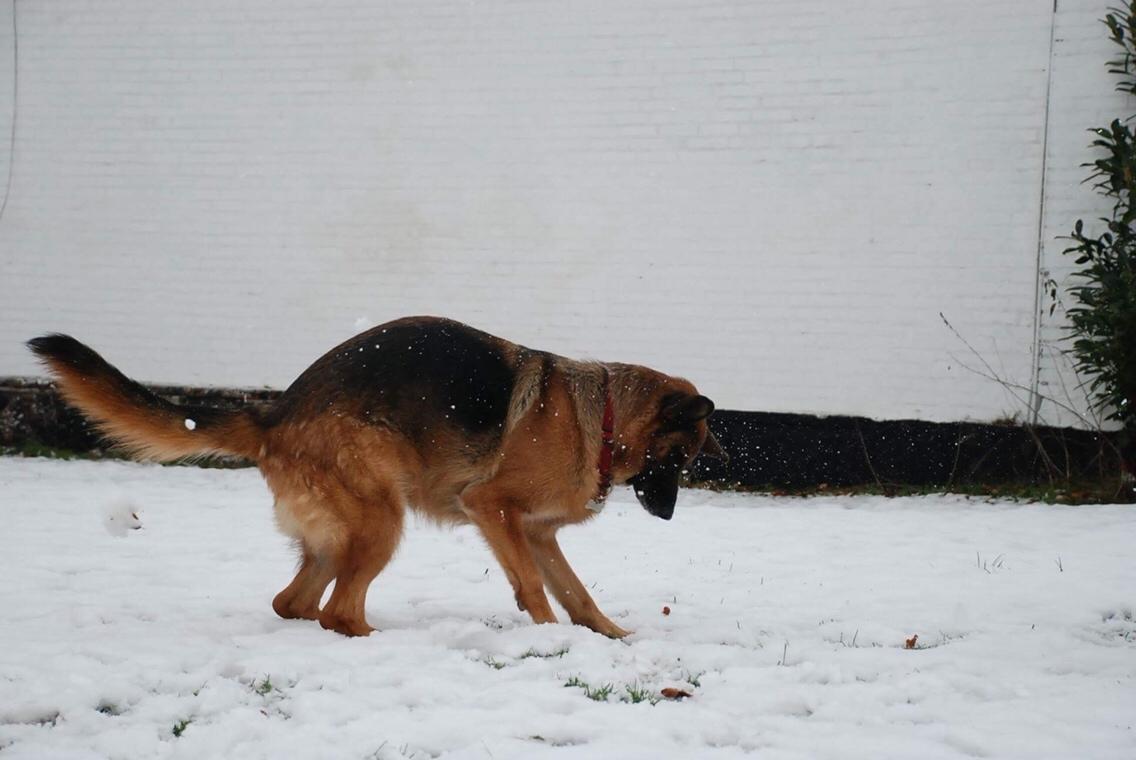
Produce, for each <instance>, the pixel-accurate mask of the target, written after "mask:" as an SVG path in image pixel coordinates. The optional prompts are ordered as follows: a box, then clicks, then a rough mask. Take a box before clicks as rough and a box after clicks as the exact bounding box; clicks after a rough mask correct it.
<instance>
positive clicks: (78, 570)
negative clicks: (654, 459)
mask: <svg viewBox="0 0 1136 760" xmlns="http://www.w3.org/2000/svg"><path fill="white" fill-rule="evenodd" d="M124 509H125V510H128V511H129V512H130V513H131V514H135V515H137V514H139V513H140V512H141V511H143V510H144V516H145V524H144V525H143V526H142V527H141V529H137V530H116V531H114V532H113V533H114V534H113V535H112V534H111V533H110V532H108V528H107V525H106V519H107V515H108V514H114V515H123V514H124V512H123V510H124ZM0 514H2V515H3V526H4V527H3V530H2V531H0V557H3V558H4V564H3V567H4V577H5V583H4V584H3V586H2V587H0V588H2V591H0V602H2V604H3V609H4V610H5V615H4V616H3V617H2V618H0V643H2V646H0V748H2V749H0V754H2V755H3V757H4V758H37V759H44V758H101V757H109V758H125V757H160V758H207V757H234V758H283V757H288V758H324V757H336V758H340V757H342V758H379V759H390V758H427V757H447V758H498V759H500V758H544V757H556V758H658V757H668V758H669V757H679V758H727V757H740V756H743V755H746V754H754V755H755V756H757V757H760V758H801V759H804V758H873V759H874V758H920V759H921V760H929V759H931V758H970V757H992V758H1071V757H1091V758H1096V759H1105V758H1132V757H1133V756H1136V734H1134V732H1133V722H1134V720H1136V622H1134V617H1136V616H1134V614H1133V613H1134V611H1136V563H1134V561H1133V547H1136V510H1134V509H1132V508H1131V507H1128V508H1125V507H1120V506H1092V507H1060V506H1042V505H1034V504H1015V503H1005V502H1003V503H989V502H986V501H982V500H967V499H965V498H962V497H953V496H941V497H939V496H936V497H925V498H907V499H890V500H888V499H883V498H875V497H864V498H844V497H841V498H815V499H807V500H806V499H774V498H768V497H761V496H748V495H739V494H715V493H709V492H703V491H684V492H683V493H682V495H681V496H680V500H679V505H678V509H677V510H676V513H675V518H674V520H673V521H671V522H664V521H661V520H657V519H655V518H652V517H650V516H649V515H647V514H646V513H645V512H644V511H643V510H642V509H641V508H640V507H639V506H638V505H637V504H635V503H634V500H633V498H632V497H631V495H630V494H629V493H628V492H627V491H625V490H620V491H616V493H615V494H613V496H612V498H611V503H610V504H609V506H608V509H607V510H605V512H604V514H602V515H600V516H598V517H597V518H596V519H595V520H593V521H592V522H591V523H590V524H589V525H585V526H582V527H577V528H569V529H567V530H565V531H564V532H563V533H562V534H561V535H562V538H563V540H562V544H563V546H564V551H565V554H566V555H567V556H568V557H569V558H570V559H571V560H572V562H573V566H574V567H575V568H576V570H577V572H578V573H579V574H580V576H581V577H582V578H583V579H584V580H585V582H586V583H588V584H594V594H595V596H596V599H597V601H598V602H599V604H600V606H601V608H603V609H604V610H605V612H607V613H608V614H609V615H610V616H611V617H612V618H613V619H614V620H615V622H616V623H618V624H619V625H621V626H623V627H625V628H630V629H633V630H634V631H635V633H634V634H633V635H632V636H630V637H629V638H628V639H626V640H624V641H611V640H608V639H605V638H602V637H600V636H598V635H596V634H594V633H591V632H590V631H587V630H584V629H582V628H578V627H575V626H571V625H566V624H563V625H547V626H535V625H532V624H530V623H529V621H528V619H527V616H526V615H525V614H524V613H521V612H519V611H518V610H517V609H516V607H515V605H514V604H513V599H512V593H511V590H510V589H509V587H508V584H507V583H506V581H505V580H504V578H503V576H502V573H501V571H500V570H499V569H498V568H497V566H496V564H495V563H494V562H493V560H492V558H491V556H490V554H489V552H488V550H487V549H486V548H485V547H484V545H483V544H482V542H481V541H480V540H479V538H478V537H477V535H476V534H475V533H474V532H473V531H472V530H471V529H468V528H459V529H453V530H440V529H438V528H435V527H432V526H429V525H424V524H418V523H416V522H412V523H411V524H410V526H409V527H408V530H407V535H406V538H405V540H404V542H403V544H402V547H401V550H400V553H399V555H398V556H397V557H396V559H395V560H394V562H393V563H392V564H391V566H390V567H388V568H387V570H386V571H385V572H384V573H383V574H382V575H381V576H380V577H379V579H378V580H377V581H376V583H375V584H374V586H373V587H372V591H371V595H370V597H369V598H368V616H369V620H370V622H371V624H372V625H376V626H378V628H379V629H380V630H379V631H377V632H376V633H374V634H372V635H371V636H370V637H369V638H365V639H348V638H345V637H342V636H339V635H337V634H333V633H329V632H326V631H323V630H322V629H320V628H319V626H318V625H317V624H315V623H312V622H308V621H286V620H281V619H279V618H277V617H276V616H275V615H274V614H273V613H272V610H271V608H270V606H269V603H270V601H271V598H272V596H273V595H274V594H275V593H276V592H277V591H278V590H280V589H281V588H282V587H283V586H284V585H285V584H286V583H287V582H288V580H289V579H290V577H291V570H292V568H293V564H294V559H293V556H292V553H291V550H290V548H289V546H288V544H287V542H286V541H285V539H284V538H283V537H281V536H280V535H278V534H277V533H276V532H275V530H274V528H273V525H272V518H271V507H270V498H269V496H268V493H267V490H266V489H265V487H264V485H263V483H262V482H261V480H260V477H259V475H258V474H257V473H256V472H255V471H254V470H239V471H231V470H205V469H193V468H185V467H159V466H152V465H149V466H148V465H137V464H128V463H120V462H57V461H49V460H34V459H0ZM664 606H666V607H669V608H670V614H669V615H664V614H663V607H664ZM913 635H918V637H919V638H918V642H917V648H916V649H914V650H907V649H905V648H904V641H905V640H906V639H908V638H910V637H911V636H913ZM566 682H572V683H585V684H588V685H589V687H590V688H591V689H592V691H593V695H596V694H595V691H596V690H599V689H602V687H603V686H604V685H607V684H610V685H612V687H613V688H612V691H611V693H610V694H609V695H608V696H607V699H606V701H595V700H592V699H589V698H588V696H587V695H586V693H585V689H584V688H583V687H582V686H565V683H566ZM628 687H630V688H631V689H633V690H634V689H641V690H642V692H641V694H642V695H643V696H648V695H649V696H652V697H655V696H657V695H658V694H659V692H660V690H661V689H662V688H666V687H674V688H680V689H685V690H687V691H689V692H691V693H692V694H693V696H692V697H691V698H689V699H685V700H683V701H666V700H663V701H659V702H658V703H657V704H651V702H650V701H642V702H639V703H632V702H630V701H629V699H630V697H629V694H628ZM175 734H176V735H175Z"/></svg>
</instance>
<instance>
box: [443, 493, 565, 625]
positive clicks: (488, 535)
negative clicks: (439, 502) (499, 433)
mask: <svg viewBox="0 0 1136 760" xmlns="http://www.w3.org/2000/svg"><path fill="white" fill-rule="evenodd" d="M461 498H462V504H463V506H464V510H463V511H464V512H465V513H466V515H467V516H468V517H469V518H470V520H472V521H473V523H474V524H475V525H476V526H477V527H478V529H479V530H480V531H481V535H482V536H484V537H485V541H486V543H488V544H489V548H490V549H492V550H493V554H494V556H496V557H497V561H498V562H499V563H500V564H501V568H502V569H503V570H504V571H505V576H506V577H507V578H508V579H509V583H510V584H512V586H513V594H514V596H515V597H516V600H517V606H518V607H519V608H520V609H521V610H524V611H526V612H528V613H529V616H530V617H532V620H533V622H534V623H555V622H556V615H555V614H554V613H553V611H552V605H550V604H549V603H548V597H547V596H545V593H544V584H543V583H542V582H541V577H540V569H539V568H538V567H537V565H536V562H535V561H534V560H533V555H532V549H531V548H530V547H529V542H528V537H527V536H526V535H525V531H524V528H523V526H522V525H521V518H520V515H519V514H518V513H517V512H516V511H515V510H513V509H510V508H509V506H510V505H509V502H508V500H507V499H503V498H502V497H500V496H499V495H498V494H497V493H495V489H494V488H493V487H492V486H491V485H489V484H481V485H475V486H471V487H470V488H467V489H466V490H465V492H463V493H462V497H461Z"/></svg>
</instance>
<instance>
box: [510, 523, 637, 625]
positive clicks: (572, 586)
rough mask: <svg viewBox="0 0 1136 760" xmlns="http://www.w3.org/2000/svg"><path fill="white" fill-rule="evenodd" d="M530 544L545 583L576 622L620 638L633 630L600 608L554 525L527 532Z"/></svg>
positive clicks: (531, 529)
mask: <svg viewBox="0 0 1136 760" xmlns="http://www.w3.org/2000/svg"><path fill="white" fill-rule="evenodd" d="M528 537H529V543H530V545H531V546H532V551H533V556H535V557H536V561H537V564H538V565H539V566H540V571H541V574H542V575H543V576H544V582H545V585H547V586H548V588H549V590H550V591H552V595H553V596H555V597H556V601H558V602H560V606H561V607H563V608H564V609H565V610H567V611H568V616H569V617H570V618H572V622H573V623H575V624H576V625H582V626H585V627H587V628H591V629H592V630H593V631H595V632H596V633H602V634H603V635H604V636H610V637H611V638H613V639H621V638H623V637H624V636H627V635H628V634H629V633H631V632H630V631H625V630H624V629H622V628H620V627H619V626H618V625H616V624H615V623H613V622H611V620H609V619H608V618H607V616H606V615H604V614H603V613H602V612H600V608H599V607H597V606H596V603H595V602H594V601H593V600H592V597H591V595H590V594H588V590H587V589H586V588H585V587H584V584H583V583H582V582H581V581H580V579H579V578H578V577H577V576H576V573H575V572H574V571H573V570H572V566H571V565H569V564H568V560H567V559H565V558H564V552H562V551H560V544H559V543H558V542H557V541H556V529H555V528H554V527H548V526H540V527H533V528H530V529H529V531H528Z"/></svg>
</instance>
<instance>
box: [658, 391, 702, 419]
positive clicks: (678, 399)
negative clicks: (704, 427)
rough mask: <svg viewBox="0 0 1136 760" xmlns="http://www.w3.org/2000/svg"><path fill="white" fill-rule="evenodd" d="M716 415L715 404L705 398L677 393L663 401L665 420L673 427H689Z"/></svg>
mask: <svg viewBox="0 0 1136 760" xmlns="http://www.w3.org/2000/svg"><path fill="white" fill-rule="evenodd" d="M713 413H714V402H713V401H711V400H710V399H708V398H706V397H705V396H688V395H686V394H684V393H676V394H674V395H673V396H670V397H668V398H667V399H665V400H664V401H663V419H665V420H666V421H667V422H669V423H671V424H672V425H688V424H690V423H692V422H698V421H699V420H704V419H706V418H707V417H709V416H710V415H711V414H713Z"/></svg>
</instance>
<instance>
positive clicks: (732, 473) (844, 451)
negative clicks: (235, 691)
mask: <svg viewBox="0 0 1136 760" xmlns="http://www.w3.org/2000/svg"><path fill="white" fill-rule="evenodd" d="M153 389H154V391H155V392H157V393H158V394H159V395H162V396H165V397H166V398H169V399H170V400H171V401H173V402H175V403H193V404H199V405H203V406H213V407H217V408H234V407H238V406H243V405H247V404H268V403H271V402H272V400H273V399H275V398H276V397H277V396H279V395H280V394H279V391H271V390H219V389H202V388H173V387H160V386H155V387H154V388H153ZM710 422H711V425H710V426H711V428H712V429H713V430H714V433H715V435H717V436H718V438H719V440H720V441H721V443H722V446H723V448H724V449H725V450H726V451H727V453H729V455H730V461H729V463H728V464H727V465H723V464H721V463H720V462H719V461H718V460H714V459H707V458H703V459H700V460H698V462H697V463H696V466H695V469H694V473H693V479H694V480H697V481H703V482H716V483H721V484H723V485H741V486H747V487H754V488H760V487H773V488H810V487H815V486H818V485H821V484H827V485H829V486H856V485H871V484H883V485H889V484H890V485H909V486H948V485H956V486H958V485H972V484H993V483H1004V482H1023V481H1024V482H1046V481H1047V480H1049V479H1050V473H1055V474H1056V475H1057V476H1058V477H1060V478H1068V479H1078V478H1086V479H1094V478H1096V479H1099V478H1100V477H1101V474H1102V473H1110V472H1116V471H1117V470H1116V468H1117V461H1116V457H1115V455H1114V454H1112V453H1111V452H1112V450H1113V449H1111V448H1110V446H1109V444H1108V442H1107V441H1106V439H1105V437H1104V436H1102V435H1101V434H1099V433H1095V432H1090V431H1084V430H1075V429H1071V428H1024V427H1020V426H1013V425H981V424H976V423H969V422H954V423H934V422H920V421H917V420H895V421H876V420H869V419H866V418H863V417H813V416H809V415H803V414H772V413H768V412H735V411H725V410H720V411H718V412H715V413H714V416H713V417H712V418H711V420H710ZM0 446H3V447H6V448H9V449H14V450H29V449H32V450H34V449H36V448H40V447H44V448H50V449H63V450H67V451H72V452H77V453H90V454H95V455H98V454H99V453H102V452H104V451H105V446H104V445H103V444H102V443H101V442H100V440H99V438H98V436H97V435H96V434H94V433H93V432H92V431H91V429H90V427H89V426H88V425H87V423H86V422H85V421H84V420H83V418H82V417H80V416H79V415H78V414H77V413H76V412H74V411H73V410H71V409H70V408H69V407H67V406H66V405H65V404H63V402H62V401H61V400H60V399H59V397H58V395H57V394H56V393H55V391H54V390H53V389H52V387H51V385H50V384H48V383H46V382H45V381H42V380H27V379H19V378H8V379H0Z"/></svg>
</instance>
